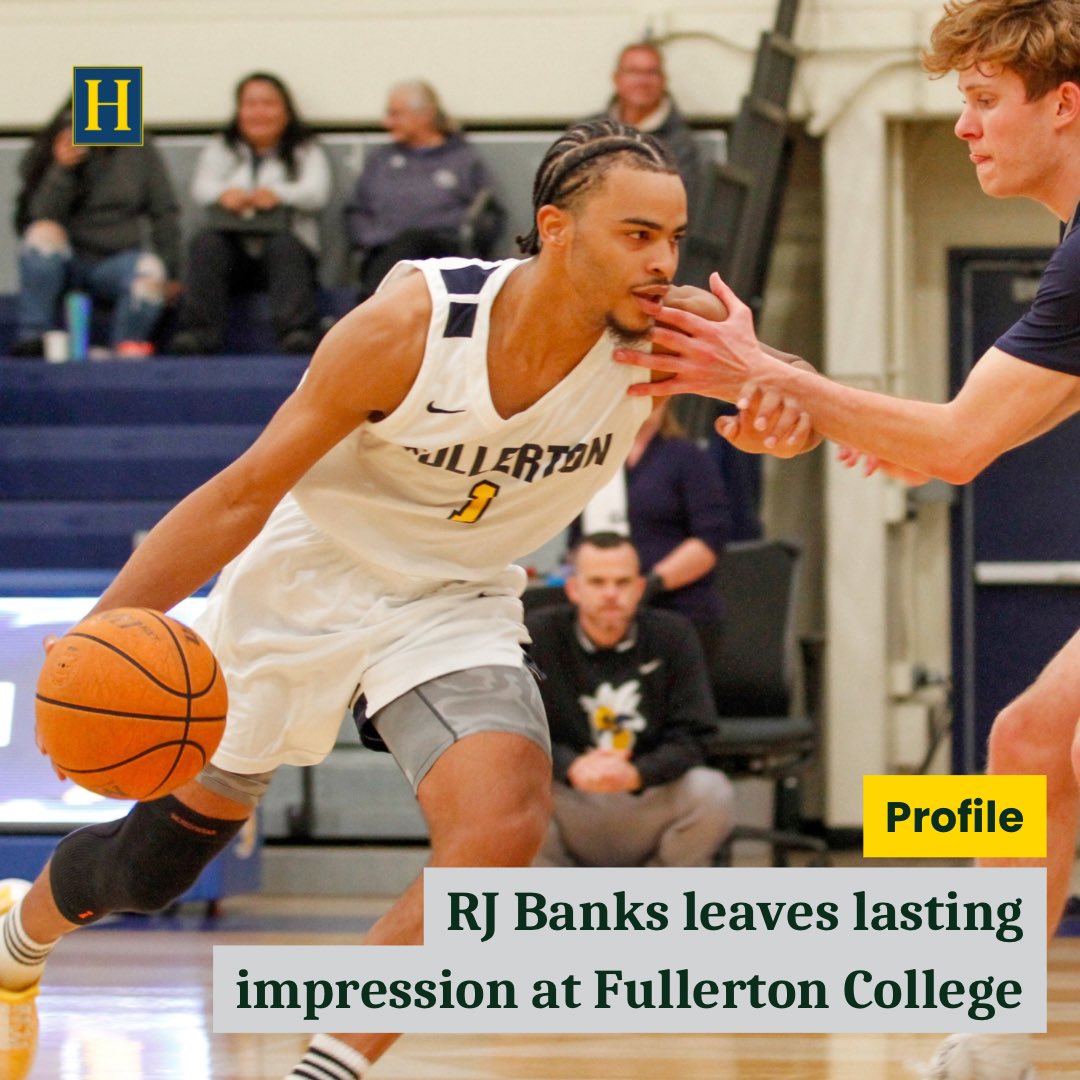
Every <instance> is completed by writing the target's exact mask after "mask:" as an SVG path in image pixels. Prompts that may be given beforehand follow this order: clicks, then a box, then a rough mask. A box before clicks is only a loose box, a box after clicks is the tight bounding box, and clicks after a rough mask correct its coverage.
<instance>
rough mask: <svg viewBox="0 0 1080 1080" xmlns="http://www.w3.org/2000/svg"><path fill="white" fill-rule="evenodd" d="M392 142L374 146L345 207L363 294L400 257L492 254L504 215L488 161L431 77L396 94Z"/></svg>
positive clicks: (391, 103) (390, 104) (389, 111)
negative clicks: (462, 130) (448, 110)
mask: <svg viewBox="0 0 1080 1080" xmlns="http://www.w3.org/2000/svg"><path fill="white" fill-rule="evenodd" d="M385 124H386V127H387V130H388V131H389V132H390V137H391V139H392V142H391V143H390V144H389V145H388V146H381V147H378V148H377V149H375V150H372V151H371V152H370V153H369V154H368V155H367V158H366V160H365V161H364V168H363V170H362V171H361V173H360V176H359V177H358V178H357V180H356V186H355V188H354V189H353V193H352V197H351V198H350V199H349V203H348V205H347V206H346V208H345V221H346V225H347V227H348V233H349V241H350V243H351V244H352V246H353V248H355V249H357V250H358V251H359V253H360V291H361V297H362V298H366V297H368V296H370V295H371V294H372V293H373V292H374V291H375V289H376V288H377V287H378V284H379V282H380V281H382V279H383V277H384V276H385V275H386V273H387V271H388V270H389V269H390V268H391V267H392V266H393V265H394V264H395V263H396V262H398V261H400V260H401V259H428V258H437V257H439V256H443V255H473V256H479V257H481V258H486V257H487V256H489V255H490V254H491V251H492V249H493V246H494V244H495V241H496V240H497V238H498V235H499V232H500V230H501V229H502V225H503V219H504V217H505V213H504V211H503V209H502V207H501V206H500V205H499V203H498V201H497V200H496V198H495V196H494V193H493V185H492V181H491V177H490V176H489V175H488V171H487V169H486V168H485V166H484V163H483V162H482V161H481V160H480V158H479V157H478V156H477V154H476V152H475V151H474V150H473V149H472V147H471V146H469V144H468V143H467V142H466V141H465V139H464V137H463V136H462V135H461V134H460V132H459V131H458V130H457V129H456V127H455V125H454V123H453V122H452V121H451V120H450V118H449V117H448V116H447V115H446V112H445V110H444V109H443V107H442V104H441V103H440V101H439V98H438V95H437V94H436V93H435V91H434V89H432V87H431V86H429V85H428V84H427V83H425V82H418V81H417V82H404V83H399V84H398V85H397V86H395V87H394V88H393V89H392V90H391V91H390V96H389V99H388V100H387V105H386V117H385Z"/></svg>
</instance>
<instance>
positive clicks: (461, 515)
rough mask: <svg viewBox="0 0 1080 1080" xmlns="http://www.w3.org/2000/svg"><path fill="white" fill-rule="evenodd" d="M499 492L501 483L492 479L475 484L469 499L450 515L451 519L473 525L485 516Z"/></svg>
mask: <svg viewBox="0 0 1080 1080" xmlns="http://www.w3.org/2000/svg"><path fill="white" fill-rule="evenodd" d="M498 494H499V485H498V484H493V483H492V482H491V481H490V480H481V481H479V482H478V483H475V484H473V486H472V490H471V491H470V492H469V501H468V502H467V503H466V504H465V505H464V506H463V507H462V508H461V509H460V510H455V511H454V512H453V513H452V514H451V515H450V520H451V521H460V522H461V523H462V524H463V525H472V524H473V523H474V522H477V521H479V520H480V518H481V517H483V516H484V511H485V510H486V509H487V508H488V505H489V504H490V502H491V500H492V499H494V498H495V496H496V495H498Z"/></svg>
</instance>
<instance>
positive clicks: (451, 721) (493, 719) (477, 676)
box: [371, 664, 551, 792]
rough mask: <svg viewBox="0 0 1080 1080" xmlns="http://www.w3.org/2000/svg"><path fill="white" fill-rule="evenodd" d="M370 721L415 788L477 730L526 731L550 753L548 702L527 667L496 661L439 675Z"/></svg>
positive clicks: (518, 732)
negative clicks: (441, 757) (443, 756)
mask: <svg viewBox="0 0 1080 1080" xmlns="http://www.w3.org/2000/svg"><path fill="white" fill-rule="evenodd" d="M371 723H372V724H373V725H374V727H375V729H376V731H377V732H378V734H379V737H380V738H381V739H382V741H383V743H384V744H385V745H386V748H387V749H388V750H389V751H390V753H391V754H393V755H394V760H395V761H397V763H398V767H399V768H400V769H401V771H402V772H403V773H404V774H405V777H406V779H407V780H408V781H409V783H410V784H412V788H413V791H414V792H415V791H416V789H417V788H418V787H419V786H420V781H421V780H423V779H424V777H425V775H427V771H428V769H430V768H431V766H432V765H434V764H435V762H436V761H437V760H438V757H439V755H440V754H442V753H443V751H445V750H448V749H449V748H450V747H451V746H453V745H454V743H456V742H457V741H458V740H459V739H462V738H464V737H465V736H466V735H474V734H476V733H477V732H481V731H508V732H513V733H514V734H517V735H524V736H525V737H526V738H528V739H532V741H533V742H534V743H536V744H537V746H539V747H540V748H541V749H542V750H543V751H544V753H546V754H547V755H549V756H550V755H551V736H550V734H549V732H548V724H547V717H546V715H545V714H544V704H543V701H542V700H541V698H540V691H539V689H538V688H537V686H536V679H535V678H534V676H533V674H532V672H531V671H530V670H529V669H528V668H527V667H524V666H522V667H505V666H499V665H494V664H492V665H486V666H484V667H475V668H467V669H466V670H464V671H454V672H451V673H450V674H449V675H439V676H437V677H436V678H434V679H429V680H428V681H427V682H425V683H421V684H420V685H419V686H416V687H414V688H413V689H412V690H409V691H408V692H406V693H404V694H402V695H401V697H399V698H397V699H396V700H394V701H392V702H390V704H389V705H385V706H383V708H381V709H380V710H379V711H378V712H377V713H376V714H375V715H374V716H373V717H372V718H371ZM478 780H480V781H481V782H482V781H483V778H482V777H479V778H478Z"/></svg>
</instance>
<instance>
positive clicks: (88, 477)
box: [0, 424, 262, 501]
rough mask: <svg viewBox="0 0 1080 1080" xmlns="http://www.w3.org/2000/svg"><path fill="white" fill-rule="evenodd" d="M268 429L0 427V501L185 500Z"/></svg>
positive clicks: (207, 426)
mask: <svg viewBox="0 0 1080 1080" xmlns="http://www.w3.org/2000/svg"><path fill="white" fill-rule="evenodd" d="M261 430H262V425H261V424H199V425H197V426H193V425H190V424H186V425H185V424H138V425H126V426H125V425H120V424H109V425H84V426H71V425H67V426H63V427H54V426H47V427H46V426H24V425H18V424H11V425H7V426H0V462H3V466H2V468H0V499H28V500H29V499H37V500H49V499H62V500H66V499H78V500H81V501H86V500H90V499H106V500H109V499H125V500H131V499H166V498H174V499H179V498H182V497H183V496H184V495H186V494H188V492H190V491H193V490H194V489H195V488H197V487H198V486H199V485H200V484H202V483H203V482H204V481H206V480H208V479H209V478H210V477H211V476H213V475H214V474H215V473H217V472H219V471H220V470H221V469H223V468H224V467H225V466H226V465H228V464H229V463H230V462H231V461H234V460H235V459H236V458H237V457H239V456H240V454H242V453H243V452H244V451H245V450H246V449H247V448H248V447H249V446H250V445H251V444H252V443H253V442H254V441H255V439H256V437H257V436H258V434H259V432H260V431H261Z"/></svg>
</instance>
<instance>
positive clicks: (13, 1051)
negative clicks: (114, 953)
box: [0, 878, 38, 1080]
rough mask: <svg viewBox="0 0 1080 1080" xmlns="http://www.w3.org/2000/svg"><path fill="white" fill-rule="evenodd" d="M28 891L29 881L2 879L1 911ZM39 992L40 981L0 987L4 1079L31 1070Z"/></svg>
mask: <svg viewBox="0 0 1080 1080" xmlns="http://www.w3.org/2000/svg"><path fill="white" fill-rule="evenodd" d="M29 891H30V882H29V881H22V880H21V879H19V878H5V879H4V880H3V881H0V915H3V914H4V913H5V912H7V911H10V910H11V908H13V907H14V906H15V905H16V904H17V903H18V902H19V901H20V900H21V899H22V898H23V897H24V896H25V895H26V894H27V893H28V892H29ZM37 992H38V984H37V983H34V985H33V986H28V987H27V988H26V989H25V990H18V991H16V990H5V989H3V987H0V1076H2V1077H3V1078H4V1080H23V1078H24V1077H26V1076H28V1075H29V1074H30V1066H31V1065H33V1063H34V1054H35V1052H36V1051H37V1040H38V1020H37V1003H36V1001H35V999H36V998H37Z"/></svg>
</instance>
